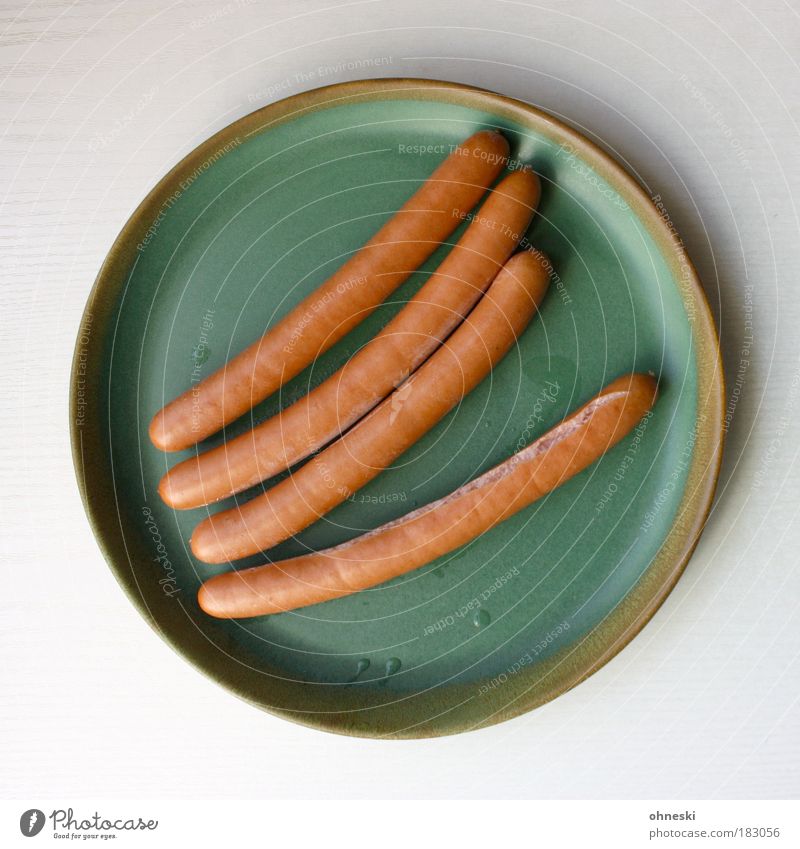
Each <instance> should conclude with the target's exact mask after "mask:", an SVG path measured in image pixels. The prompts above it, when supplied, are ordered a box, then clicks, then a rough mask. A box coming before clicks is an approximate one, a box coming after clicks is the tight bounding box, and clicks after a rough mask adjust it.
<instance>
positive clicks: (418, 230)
mask: <svg viewBox="0 0 800 849" xmlns="http://www.w3.org/2000/svg"><path fill="white" fill-rule="evenodd" d="M507 156H508V142H507V141H506V140H505V139H504V138H503V136H501V135H500V134H499V133H497V132H494V131H491V130H484V131H482V132H479V133H475V135H473V136H471V137H470V138H468V139H467V140H466V141H465V142H464V143H463V144H462V145H460V146H459V147H458V148H456V150H455V151H454V152H453V153H451V154H450V156H448V158H447V159H445V161H444V162H443V163H442V164H441V165H440V166H439V167H438V168H437V169H436V170H435V171H434V172H433V174H432V175H431V176H430V177H429V178H428V180H426V181H425V183H423V185H422V186H421V188H420V189H418V191H417V192H416V193H415V194H414V195H413V196H412V197H411V199H410V200H408V201H407V202H406V203H405V204H404V205H403V206H402V207H401V208H400V210H399V211H398V212H397V213H396V214H395V215H394V217H392V218H391V219H390V220H389V221H388V222H387V223H386V224H384V226H383V227H381V229H380V230H378V232H377V233H376V234H375V235H374V236H373V237H372V238H371V239H370V240H369V241H368V242H367V244H366V245H364V247H363V248H361V250H360V251H358V253H356V254H355V255H354V256H353V257H351V258H350V259H349V260H348V261H347V262H346V263H345V264H344V265H343V266H342V267H341V268H340V269H339V270H338V271H337V272H335V273H334V274H333V275H332V276H331V277H329V278H328V280H327V281H326V282H325V283H323V284H322V285H321V286H320V287H319V288H318V289H316V290H315V291H314V292H312V293H311V294H310V295H309V296H308V297H307V298H305V299H304V300H303V301H301V302H300V303H299V304H298V305H297V306H296V307H294V309H292V310H291V312H289V313H288V315H286V316H284V318H282V319H281V320H280V321H279V322H278V323H277V324H276V325H275V326H274V327H271V328H270V329H269V330H268V331H267V332H266V333H265V334H264V335H263V336H262V337H261V338H260V339H259V340H258V341H257V342H254V343H253V344H252V345H250V346H249V347H248V348H245V350H244V351H242V352H241V353H240V354H238V355H237V356H236V357H234V358H233V359H232V360H230V361H229V362H228V363H227V364H226V365H225V366H223V367H222V368H220V369H219V370H217V371H216V372H214V373H213V374H211V375H209V376H208V377H207V378H206V379H205V380H203V381H201V382H200V383H198V384H197V385H196V386H194V387H192V388H191V389H189V390H187V391H186V392H184V393H183V395H180V396H179V397H178V398H176V399H175V400H174V401H172V402H171V403H169V404H167V406H166V407H164V408H163V409H162V410H160V411H159V412H158V413H156V415H155V417H154V418H153V420H152V422H151V423H150V439H151V440H152V442H153V444H154V445H155V446H156V448H160V449H161V450H163V451H177V450H179V449H182V448H187V447H188V446H190V445H194V443H196V442H200V441H201V440H202V439H205V438H206V437H207V436H210V435H211V434H212V433H216V431H218V430H220V429H221V428H222V427H224V426H225V425H226V424H228V423H229V422H232V421H233V420H234V419H237V418H239V416H241V415H242V414H243V413H246V412H247V411H248V410H249V409H250V408H251V407H253V406H254V405H255V404H258V403H259V402H260V401H263V400H264V399H265V398H266V397H267V396H268V395H271V394H272V393H273V392H275V390H276V389H278V388H279V387H281V386H282V385H283V384H284V383H286V381H288V380H291V378H293V377H294V376H295V375H297V374H299V373H300V372H301V371H302V370H303V369H304V368H305V367H306V366H307V365H308V364H309V363H311V362H313V361H314V359H315V358H316V357H318V356H319V355H320V354H322V353H323V352H324V351H326V350H327V349H328V348H330V347H331V345H333V344H334V343H335V342H337V341H338V340H339V339H341V338H342V336H344V335H345V334H346V333H347V332H348V331H350V330H351V329H352V328H353V327H355V326H356V325H357V324H358V323H359V322H361V321H363V320H364V319H365V318H366V317H367V316H368V315H369V314H370V313H371V312H372V311H373V310H374V309H375V308H376V307H377V306H378V304H379V303H380V302H381V301H383V300H384V299H385V298H386V297H387V295H389V294H390V293H391V292H393V291H394V290H395V289H396V288H397V287H398V286H399V285H400V284H401V283H402V282H403V281H404V280H405V279H406V278H407V277H408V276H409V275H410V274H411V273H412V271H414V269H415V268H417V266H419V265H420V264H421V263H423V262H424V261H425V260H426V259H427V258H428V257H429V256H430V255H431V254H432V253H433V251H434V250H435V249H436V248H437V247H438V246H439V244H440V243H441V242H442V241H444V240H445V239H446V238H447V237H448V236H449V235H450V234H451V233H452V232H453V230H455V229H456V227H457V225H458V223H459V220H460V218H461V217H463V215H465V214H466V213H467V212H469V210H470V209H472V207H473V206H475V204H476V203H477V202H478V201H479V200H480V198H481V196H482V195H483V193H484V191H485V190H486V188H487V187H488V186H489V185H490V184H491V183H492V181H493V180H494V179H495V177H497V175H498V174H499V173H500V171H501V170H502V168H503V166H504V165H505V162H506V158H507Z"/></svg>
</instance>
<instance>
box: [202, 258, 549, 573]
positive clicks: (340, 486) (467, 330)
mask: <svg viewBox="0 0 800 849" xmlns="http://www.w3.org/2000/svg"><path fill="white" fill-rule="evenodd" d="M549 268H550V264H549V261H548V260H547V259H546V257H544V256H543V255H542V254H537V253H533V252H531V251H524V252H522V253H519V254H517V255H516V256H513V257H512V258H511V259H510V260H509V261H508V262H507V263H506V264H505V266H503V268H502V269H501V271H500V273H499V274H498V275H497V277H496V278H495V280H494V282H493V283H492V285H491V286H490V287H489V289H488V290H487V292H486V294H485V295H484V296H483V297H482V298H481V300H480V301H478V304H477V305H476V306H475V308H474V309H473V310H472V312H471V313H470V314H469V315H468V316H467V317H466V318H465V319H464V321H463V323H462V324H461V325H460V326H459V327H458V329H457V330H455V331H454V332H453V334H452V336H450V338H449V339H448V340H447V341H446V342H445V343H444V344H443V345H442V346H441V347H440V348H439V350H438V351H436V353H435V354H433V356H431V358H430V359H429V360H428V361H427V362H426V363H424V364H423V365H422V366H420V368H419V369H418V370H417V371H416V372H415V373H414V374H413V375H412V376H411V377H410V378H409V379H408V380H406V381H405V383H403V384H402V385H401V386H400V387H399V388H398V389H396V390H395V391H394V392H393V393H392V394H391V395H390V396H389V397H388V398H386V399H385V400H384V401H382V402H381V403H380V404H379V405H378V406H377V407H375V409H374V410H372V412H371V413H369V414H368V415H367V416H366V417H365V418H363V419H362V420H361V421H360V422H359V423H358V424H357V425H355V426H354V427H353V428H351V429H350V430H349V431H348V432H347V433H345V434H344V436H342V437H341V439H338V440H336V442H334V443H332V444H331V445H329V446H328V447H327V448H326V449H325V450H324V451H321V452H320V453H319V454H317V455H316V456H315V457H313V458H312V459H311V460H310V461H309V462H308V463H306V464H305V465H304V466H302V467H301V468H300V469H298V470H297V471H296V472H295V473H294V474H293V475H291V476H290V477H288V478H286V479H285V480H283V481H281V482H280V483H279V484H277V485H276V486H274V487H272V488H271V489H269V490H267V491H266V492H265V493H263V494H261V495H259V496H257V497H255V498H253V499H252V500H251V501H249V502H247V503H246V504H243V505H241V506H238V507H234V508H232V509H230V510H225V511H223V512H221V513H217V514H216V515H214V516H209V517H208V518H207V519H205V520H204V521H203V522H201V523H200V524H199V525H198V526H197V528H196V529H195V531H194V534H193V535H192V540H191V546H192V551H193V552H194V554H195V555H196V556H197V557H199V558H200V559H201V560H205V561H206V562H208V563H223V562H225V561H227V560H237V559H238V558H240V557H247V556H248V555H250V554H255V552H257V551H260V550H262V549H267V548H271V547H272V546H273V545H276V544H277V543H279V542H281V541H282V540H285V539H287V538H288V537H290V536H292V535H293V534H296V533H297V532H298V531H301V530H302V529H303V528H305V527H307V526H308V525H310V524H311V523H312V522H315V521H316V520H317V519H318V518H320V516H323V515H325V513H327V512H328V511H329V510H332V509H333V508H334V507H335V506H336V505H337V504H341V502H342V501H344V500H345V499H346V498H348V497H349V496H350V495H351V494H352V493H354V492H355V491H356V490H358V489H360V488H361V487H362V486H364V484H366V483H367V482H368V481H370V480H372V479H373V478H374V477H375V476H376V475H378V474H379V473H380V472H381V471H383V469H385V468H386V467H387V466H389V465H390V464H391V463H392V462H394V460H396V459H397V458H398V457H399V456H400V455H401V454H402V453H403V452H404V451H405V450H406V449H407V448H409V447H410V446H412V445H413V444H414V443H415V442H416V441H417V440H418V439H419V438H420V437H421V436H423V434H425V433H427V432H428V431H429V430H430V429H431V428H432V427H433V426H434V425H435V424H436V422H438V421H439V420H440V419H441V418H442V417H443V416H444V415H445V414H446V413H448V412H449V411H450V410H451V409H452V408H453V407H454V406H455V405H456V404H457V403H458V402H459V401H460V400H461V399H462V398H463V397H464V395H466V394H467V393H468V392H470V391H471V390H472V389H474V387H475V386H477V385H478V383H480V381H481V380H483V378H484V377H486V375H487V374H488V373H489V372H490V371H491V369H492V368H493V366H494V365H495V364H496V363H497V362H499V361H500V359H502V357H503V356H504V355H505V354H506V352H507V351H508V350H509V348H510V347H511V346H512V345H513V344H514V342H515V341H516V339H517V337H518V336H519V335H520V334H521V333H522V331H523V330H524V329H525V328H526V327H527V325H528V323H529V322H530V320H531V318H532V317H533V315H534V313H535V312H536V308H537V306H538V304H539V302H540V301H541V299H542V297H543V296H544V293H545V291H546V289H547V284H548V282H549V274H548V270H549Z"/></svg>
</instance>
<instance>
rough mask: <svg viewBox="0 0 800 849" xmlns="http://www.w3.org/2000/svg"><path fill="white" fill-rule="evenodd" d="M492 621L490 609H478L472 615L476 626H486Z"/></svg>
mask: <svg viewBox="0 0 800 849" xmlns="http://www.w3.org/2000/svg"><path fill="white" fill-rule="evenodd" d="M491 621H492V617H491V616H490V615H489V611H488V610H476V611H475V615H474V616H473V617H472V624H473V625H474V626H475V627H476V628H485V627H486V626H487V625H488V624H489V623H490V622H491Z"/></svg>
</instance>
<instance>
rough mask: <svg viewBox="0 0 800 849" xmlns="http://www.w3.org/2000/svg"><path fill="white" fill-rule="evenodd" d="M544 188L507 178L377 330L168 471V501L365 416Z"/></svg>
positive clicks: (429, 344)
mask: <svg viewBox="0 0 800 849" xmlns="http://www.w3.org/2000/svg"><path fill="white" fill-rule="evenodd" d="M539 194H540V185H539V180H538V178H537V177H536V175H535V174H534V173H533V172H532V171H515V172H514V173H512V174H510V175H509V176H508V177H506V178H505V179H504V180H503V181H502V182H501V183H500V184H499V185H498V186H497V187H496V188H495V189H494V190H493V191H491V192H490V193H489V195H488V197H487V199H486V201H485V202H484V203H483V205H482V206H481V208H480V211H479V212H478V213H477V214H476V215H475V216H474V217H473V218H472V221H471V223H470V225H469V227H468V228H467V230H466V232H465V233H464V235H463V236H462V237H461V239H460V240H459V242H458V244H456V246H455V247H454V248H453V249H452V250H451V251H450V253H449V254H448V255H447V257H446V258H445V259H444V261H443V262H442V264H441V265H440V266H439V268H438V269H437V270H436V272H435V273H434V274H433V275H432V276H431V277H430V278H429V279H428V281H427V282H426V283H425V285H424V286H422V288H421V289H420V290H419V292H417V294H416V295H415V297H414V298H413V299H412V300H411V301H409V303H408V304H407V305H406V306H405V307H403V309H402V310H400V312H399V313H398V314H397V316H396V317H395V318H394V319H393V320H392V321H390V322H389V324H387V325H386V327H384V329H383V330H382V331H381V332H380V333H378V335H377V336H375V337H374V338H373V339H372V340H371V341H370V342H369V343H368V344H367V345H365V346H364V347H363V348H362V349H361V350H360V351H359V352H358V353H357V354H355V356H353V357H352V358H351V359H350V361H349V362H348V363H347V364H346V365H345V366H343V367H342V368H341V369H339V371H337V372H336V373H335V374H334V375H332V376H331V377H329V378H328V379H327V380H325V381H324V382H323V383H321V384H320V385H319V386H318V387H317V388H316V389H314V390H312V391H311V392H309V394H308V395H306V396H304V397H303V398H301V399H300V400H299V401H296V402H295V403H294V404H292V405H291V406H290V407H287V408H286V409H285V410H283V411H282V412H281V413H279V414H278V415H276V416H273V417H272V418H270V419H268V420H267V421H265V422H263V423H262V424H260V425H258V426H257V427H255V428H253V429H252V430H251V431H249V432H247V433H243V434H242V435H241V436H238V437H236V438H235V439H232V440H230V441H228V442H225V443H224V444H223V445H220V446H219V447H218V448H214V449H213V450H211V451H207V452H206V453H205V454H200V455H197V456H195V457H191V458H190V459H188V460H185V461H184V462H183V463H179V464H178V465H177V466H175V467H174V468H173V469H170V471H169V472H168V473H167V474H166V475H164V477H163V478H162V479H161V483H160V485H159V488H158V491H159V493H160V494H161V497H162V498H163V499H164V501H165V502H166V503H167V504H169V505H170V506H172V507H175V508H177V509H181V510H183V509H187V508H190V507H199V506H201V505H203V504H209V503H211V502H213V501H219V500H220V499H221V498H227V497H228V496H229V495H232V494H233V493H235V492H241V491H242V490H243V489H247V488H248V487H251V486H253V485H254V484H257V483H258V482H259V481H262V480H266V479H267V478H271V477H272V476H273V475H276V474H277V473H278V472H281V471H283V470H284V469H287V468H289V466H292V465H294V464H295V463H297V462H299V461H300V460H302V459H304V458H305V457H308V456H309V455H310V454H313V453H314V452H315V451H317V450H318V449H319V448H321V447H322V446H323V445H325V444H327V443H328V442H330V441H331V440H333V439H335V438H337V437H338V436H339V435H340V434H341V433H342V432H343V431H345V430H346V429H347V428H348V427H350V425H352V424H353V423H354V422H357V421H358V420H359V419H360V418H361V417H362V416H364V415H365V414H366V413H368V412H369V411H370V410H371V409H372V408H373V407H374V406H375V405H376V404H377V403H378V402H379V401H380V400H381V399H383V398H385V397H386V395H388V394H389V393H390V392H391V391H392V390H393V389H395V388H396V387H397V386H398V385H399V384H400V383H401V382H402V381H403V380H404V379H405V378H406V377H407V376H408V375H409V373H410V372H412V371H414V370H415V369H416V368H417V366H419V365H420V364H421V363H422V362H424V361H425V360H426V359H427V358H428V357H429V356H430V355H431V353H433V351H434V350H435V349H436V348H437V347H438V346H439V345H440V344H441V343H442V341H443V340H444V339H445V338H446V337H447V336H448V335H449V334H450V332H451V331H452V330H453V328H454V327H455V326H456V325H457V324H459V323H460V322H461V321H462V319H463V318H464V316H465V315H466V314H467V313H468V312H469V311H470V310H471V309H472V307H473V306H474V305H475V302H476V301H477V300H478V298H479V297H480V296H481V294H482V293H483V291H484V290H485V289H486V287H487V286H488V285H489V283H491V281H492V280H493V279H494V277H495V276H496V274H497V272H498V269H499V268H500V267H501V266H502V265H503V263H504V262H505V261H506V260H507V259H508V258H509V256H510V255H511V253H512V251H513V250H514V249H515V248H516V246H517V244H518V243H519V240H520V238H521V237H522V236H523V235H524V233H525V231H526V230H527V228H528V225H529V224H530V219H531V216H532V215H533V212H534V209H535V208H536V204H537V203H538V200H539Z"/></svg>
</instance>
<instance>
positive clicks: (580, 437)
mask: <svg viewBox="0 0 800 849" xmlns="http://www.w3.org/2000/svg"><path fill="white" fill-rule="evenodd" d="M656 392H657V388H656V381H655V380H654V379H653V378H652V377H649V376H648V375H642V374H632V375H627V376H625V377H621V378H619V379H617V380H615V381H614V382H613V383H611V384H610V385H609V386H607V387H606V388H605V389H604V390H603V391H602V392H601V393H600V394H599V395H597V396H595V397H594V398H593V399H592V400H591V401H589V403H588V404H586V405H585V406H583V407H581V409H579V410H578V411H577V412H576V413H573V414H572V415H571V416H570V417H569V418H567V419H566V420H565V421H564V422H562V423H561V424H560V425H558V426H557V427H555V428H553V430H551V431H549V432H548V433H546V434H544V436H541V437H540V438H539V439H537V440H536V441H535V442H533V443H531V444H530V445H528V446H527V447H526V448H523V449H522V450H521V451H519V452H518V453H517V454H514V455H513V456H512V457H510V458H509V459H507V460H505V461H504V462H502V463H500V465H498V466H495V467H494V468H493V469H491V470H490V471H488V472H486V473H485V474H483V475H481V476H480V477H478V478H476V479H475V480H473V481H471V482H470V483H468V484H466V485H465V486H462V487H461V488H460V489H457V490H456V491H455V492H453V493H451V494H450V495H448V496H446V497H444V498H442V499H440V500H438V501H434V502H433V503H431V504H428V505H426V506H425V507H421V508H420V509H419V510H415V511H414V512H412V513H409V514H408V515H407V516H403V517H402V518H400V519H397V520H395V521H394V522H389V523H388V524H386V525H383V526H382V527H380V528H377V529H376V530H374V531H370V532H369V533H366V534H364V535H363V536H360V537H356V538H355V539H353V540H350V541H349V542H346V543H343V544H342V545H337V546H335V547H334V548H329V549H327V550H325V551H319V552H316V553H314V554H308V555H304V556H302V557H295V558H292V559H291V560H283V561H280V562H278V563H275V564H269V565H266V566H256V567H255V568H252V569H245V570H242V571H240V572H226V573H224V574H222V575H217V576H216V577H214V578H211V579H210V580H208V581H206V582H205V583H204V584H203V586H202V587H201V588H200V592H199V594H198V601H199V602H200V607H201V608H202V609H203V610H204V611H205V612H206V613H208V614H210V615H211V616H216V617H219V618H241V617H247V616H262V615H264V614H268V613H281V612H283V611H287V610H295V609H296V608H298V607H306V606H307V605H309V604H317V603H319V602H321V601H328V600H330V599H333V598H339V597H340V596H344V595H349V594H350V593H354V592H357V591H359V590H364V589H368V588H369V587H374V586H376V585H377V584H382V583H384V582H385V581H388V580H390V579H392V578H396V577H398V576H399V575H403V574H405V573H406V572H410V571H411V570H412V569H417V568H418V567H420V566H422V565H424V564H425V563H429V562H430V561H431V560H434V559H435V558H437V557H441V556H442V555H443V554H447V553H448V552H450V551H453V550H454V549H456V548H458V547H459V546H462V545H465V544H466V543H468V542H470V541H471V540H473V539H475V538H476V537H477V536H479V535H480V534H483V533H485V532H486V531H488V530H489V529H490V528H493V527H494V526H495V525H497V524H499V523H500V522H503V521H504V520H506V519H508V518H509V517H510V516H512V515H514V513H517V512H518V511H519V510H522V508H523V507H527V506H528V505H529V504H531V503H533V502H534V501H536V500H537V499H538V498H541V497H542V496H543V495H546V494H547V493H548V492H551V491H552V490H553V489H555V488H556V487H558V486H560V485H561V484H562V483H564V482H565V481H567V480H569V479H570V478H571V477H573V475H576V474H578V472H580V471H582V470H583V469H585V468H586V467H587V466H589V465H591V464H592V463H593V462H594V461H595V460H597V459H598V458H599V457H600V456H602V454H603V453H604V452H605V451H607V450H608V449H609V448H610V447H611V446H612V445H615V444H616V443H617V442H619V441H620V440H621V439H622V438H623V437H624V436H626V434H628V433H629V432H630V431H631V429H632V428H633V427H634V426H635V425H636V424H637V422H639V421H640V420H641V418H642V416H644V415H645V413H646V412H647V411H648V410H649V409H650V407H651V406H652V405H653V403H654V401H655V397H656Z"/></svg>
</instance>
